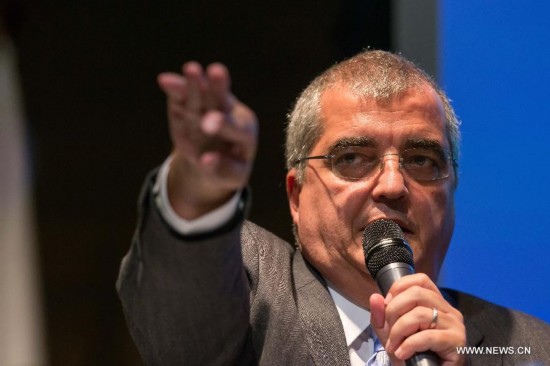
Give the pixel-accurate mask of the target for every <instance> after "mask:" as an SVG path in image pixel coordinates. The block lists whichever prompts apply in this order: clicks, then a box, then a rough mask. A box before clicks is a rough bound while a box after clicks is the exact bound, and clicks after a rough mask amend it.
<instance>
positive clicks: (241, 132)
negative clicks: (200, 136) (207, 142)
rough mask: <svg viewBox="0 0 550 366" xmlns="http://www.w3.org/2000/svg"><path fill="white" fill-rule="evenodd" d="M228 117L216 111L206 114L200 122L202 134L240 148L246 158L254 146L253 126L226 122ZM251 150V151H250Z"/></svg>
mask: <svg viewBox="0 0 550 366" xmlns="http://www.w3.org/2000/svg"><path fill="white" fill-rule="evenodd" d="M228 118H229V117H228V116H227V115H225V114H223V113H222V112H218V111H210V112H208V113H207V114H206V115H205V116H204V118H203V119H202V121H201V129H202V131H203V132H204V134H206V135H208V136H212V137H217V138H219V139H221V140H223V141H226V142H228V143H231V144H234V145H237V146H242V150H243V152H244V153H246V154H245V155H246V156H244V157H245V158H248V157H249V156H250V154H249V152H253V148H254V146H255V131H254V127H253V126H249V125H245V126H240V125H237V124H236V123H233V122H232V121H230V120H228ZM251 150H252V151H251Z"/></svg>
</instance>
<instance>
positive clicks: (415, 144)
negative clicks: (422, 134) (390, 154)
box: [404, 138, 444, 150]
mask: <svg viewBox="0 0 550 366" xmlns="http://www.w3.org/2000/svg"><path fill="white" fill-rule="evenodd" d="M413 148H425V149H426V148H427V149H441V150H444V148H443V146H442V145H441V143H440V142H439V141H437V140H433V139H425V138H419V139H408V140H407V141H406V142H405V146H404V149H413Z"/></svg>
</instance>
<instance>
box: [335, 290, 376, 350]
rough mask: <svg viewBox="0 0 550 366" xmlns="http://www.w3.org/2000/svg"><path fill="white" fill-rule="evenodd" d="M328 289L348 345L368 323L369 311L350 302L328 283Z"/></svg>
mask: <svg viewBox="0 0 550 366" xmlns="http://www.w3.org/2000/svg"><path fill="white" fill-rule="evenodd" d="M328 290H329V292H330V295H331V296H332V299H333V300H334V304H335V305H336V309H337V310H338V315H340V320H341V321H342V325H343V327H344V335H345V336H346V344H347V346H348V347H349V346H350V345H351V344H352V343H353V341H354V340H355V339H356V338H357V337H359V336H360V335H361V333H363V331H364V330H365V329H367V327H368V326H369V325H370V311H368V310H367V309H364V308H362V307H360V306H358V305H356V304H354V303H353V302H351V301H350V300H349V299H348V298H346V297H345V296H344V295H342V294H340V293H339V292H338V291H336V290H335V289H334V288H333V287H332V285H331V284H330V283H329V284H328Z"/></svg>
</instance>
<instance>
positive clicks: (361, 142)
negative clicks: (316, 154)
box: [329, 136, 378, 152]
mask: <svg viewBox="0 0 550 366" xmlns="http://www.w3.org/2000/svg"><path fill="white" fill-rule="evenodd" d="M377 145H378V144H377V143H376V141H374V139H373V138H371V137H366V136H358V137H344V138H341V139H339V140H336V142H334V143H333V144H332V145H331V146H330V149H329V151H331V152H332V151H334V150H337V149H344V148H346V147H350V146H361V147H377Z"/></svg>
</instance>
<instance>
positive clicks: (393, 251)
mask: <svg viewBox="0 0 550 366" xmlns="http://www.w3.org/2000/svg"><path fill="white" fill-rule="evenodd" d="M363 252H364V253H365V264H366V265H367V269H368V270H369V272H370V275H371V276H372V278H373V279H374V280H375V281H376V284H377V285H378V288H379V289H380V291H381V292H382V295H384V296H386V295H387V294H388V291H389V290H390V288H391V286H392V285H393V283H394V282H395V281H397V280H398V279H400V278H401V277H403V276H407V275H410V274H413V273H414V261H413V252H412V249H411V247H410V246H409V243H407V240H406V239H405V236H404V235H403V231H401V228H400V227H399V225H397V224H396V223H395V222H393V221H391V220H385V219H380V220H375V221H373V222H371V223H370V224H368V225H367V227H366V228H365V231H363ZM405 364H406V365H407V366H437V365H439V358H438V357H437V355H436V354H435V353H434V352H422V353H417V354H415V355H414V356H413V357H411V358H410V359H408V360H406V361H405Z"/></svg>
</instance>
